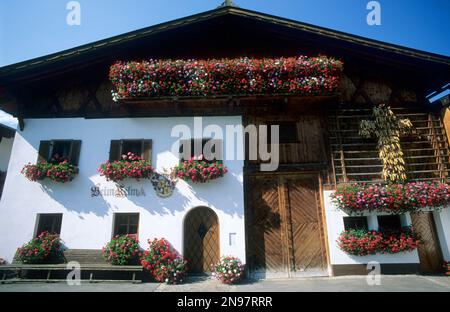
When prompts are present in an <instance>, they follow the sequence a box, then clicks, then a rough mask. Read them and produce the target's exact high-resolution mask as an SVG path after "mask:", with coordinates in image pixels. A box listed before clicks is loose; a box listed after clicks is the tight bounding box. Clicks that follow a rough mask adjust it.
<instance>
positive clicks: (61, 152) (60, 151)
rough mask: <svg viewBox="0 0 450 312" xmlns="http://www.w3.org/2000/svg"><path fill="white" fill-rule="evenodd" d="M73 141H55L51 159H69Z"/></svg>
mask: <svg viewBox="0 0 450 312" xmlns="http://www.w3.org/2000/svg"><path fill="white" fill-rule="evenodd" d="M71 145H72V142H71V141H54V142H53V149H52V155H51V158H53V159H55V158H61V157H64V158H69V157H70V147H71Z"/></svg>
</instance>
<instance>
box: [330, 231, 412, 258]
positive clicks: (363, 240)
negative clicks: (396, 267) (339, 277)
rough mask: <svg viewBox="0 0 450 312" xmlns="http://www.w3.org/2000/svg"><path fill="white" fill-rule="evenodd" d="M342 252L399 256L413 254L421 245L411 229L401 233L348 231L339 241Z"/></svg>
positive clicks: (343, 233) (342, 234) (357, 254)
mask: <svg viewBox="0 0 450 312" xmlns="http://www.w3.org/2000/svg"><path fill="white" fill-rule="evenodd" d="M337 244H338V246H339V248H340V249H341V250H343V251H344V252H346V253H348V254H350V255H353V256H367V255H374V254H377V253H384V254H397V253H400V252H411V251H413V250H415V249H417V247H418V246H419V244H420V240H419V237H418V236H417V234H416V233H415V232H414V231H413V230H412V229H411V228H410V227H405V228H403V229H402V230H400V231H383V232H380V231H367V230H353V229H351V230H347V231H344V232H342V233H341V235H340V236H339V238H338V239H337Z"/></svg>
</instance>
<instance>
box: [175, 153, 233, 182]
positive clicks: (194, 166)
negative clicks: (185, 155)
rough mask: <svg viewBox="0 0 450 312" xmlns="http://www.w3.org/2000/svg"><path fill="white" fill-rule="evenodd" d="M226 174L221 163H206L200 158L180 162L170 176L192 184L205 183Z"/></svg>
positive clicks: (225, 168) (206, 161)
mask: <svg viewBox="0 0 450 312" xmlns="http://www.w3.org/2000/svg"><path fill="white" fill-rule="evenodd" d="M227 172H228V169H227V167H225V166H224V165H223V163H222V162H221V161H208V160H205V159H204V158H203V157H202V156H200V157H199V159H195V158H194V159H191V160H186V161H183V162H181V163H180V164H179V165H178V166H176V167H175V168H174V169H173V172H172V175H173V176H175V177H177V178H179V179H183V180H185V181H188V182H189V181H190V182H194V183H207V182H209V181H211V180H214V179H218V178H221V177H223V176H224V175H225V174H226V173H227Z"/></svg>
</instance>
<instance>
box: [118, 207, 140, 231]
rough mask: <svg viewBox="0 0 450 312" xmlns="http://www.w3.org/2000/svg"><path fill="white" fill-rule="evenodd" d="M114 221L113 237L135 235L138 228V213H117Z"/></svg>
mask: <svg viewBox="0 0 450 312" xmlns="http://www.w3.org/2000/svg"><path fill="white" fill-rule="evenodd" d="M114 220H115V221H114V222H115V224H114V236H115V235H127V234H137V231H138V227H139V214H138V213H117V214H115V217H114Z"/></svg>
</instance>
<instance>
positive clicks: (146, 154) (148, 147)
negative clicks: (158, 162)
mask: <svg viewBox="0 0 450 312" xmlns="http://www.w3.org/2000/svg"><path fill="white" fill-rule="evenodd" d="M141 157H142V158H144V159H145V160H147V161H148V162H150V163H151V162H152V140H142V156H141Z"/></svg>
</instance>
